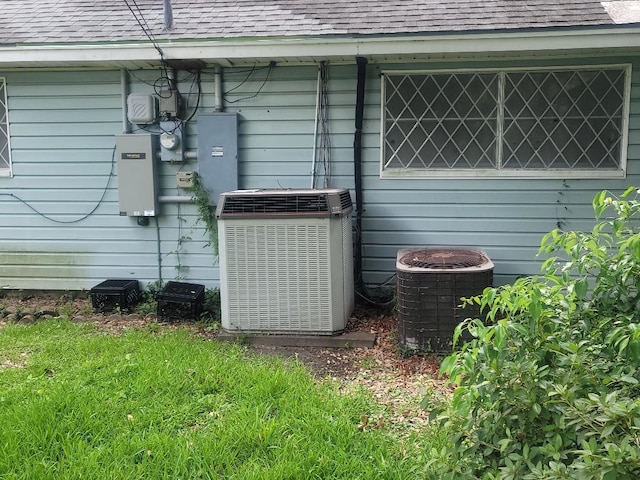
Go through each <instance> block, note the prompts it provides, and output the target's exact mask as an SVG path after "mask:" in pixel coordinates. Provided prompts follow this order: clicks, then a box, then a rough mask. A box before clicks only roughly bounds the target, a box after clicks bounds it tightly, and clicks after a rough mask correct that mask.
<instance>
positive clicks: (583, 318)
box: [432, 188, 640, 479]
mask: <svg viewBox="0 0 640 480" xmlns="http://www.w3.org/2000/svg"><path fill="white" fill-rule="evenodd" d="M639 195H640V191H639V190H637V189H636V188H629V189H627V190H626V191H625V192H624V194H623V195H622V196H621V197H620V198H617V197H615V196H614V195H612V194H610V193H608V192H601V193H599V194H598V195H596V196H595V198H594V201H593V207H594V210H595V217H596V220H597V223H596V226H595V227H594V229H593V231H591V232H562V231H559V230H554V231H552V232H550V233H548V234H547V235H545V236H544V237H543V239H542V246H541V249H540V251H541V253H543V254H547V255H556V256H551V257H550V258H548V259H547V260H546V261H545V262H544V263H543V266H542V273H541V274H540V275H539V276H535V277H532V278H522V279H519V280H517V281H516V282H515V283H513V284H511V285H506V286H503V287H499V288H488V289H486V290H485V291H484V293H483V294H482V295H481V296H479V297H476V298H473V299H467V300H466V301H467V302H469V303H471V302H473V303H477V304H479V305H480V306H481V308H482V312H483V315H485V314H486V317H484V318H483V319H472V320H471V319H470V320H467V321H466V322H464V323H463V324H462V325H460V326H459V327H458V329H457V330H456V334H455V335H456V338H459V337H460V335H461V333H462V331H463V330H467V331H468V333H469V334H470V335H471V336H472V338H473V340H472V341H471V342H469V343H466V344H464V345H463V346H462V347H461V348H460V350H459V351H456V352H454V353H453V354H452V355H450V356H449V357H447V358H446V359H445V360H444V361H443V363H442V367H441V370H442V372H443V373H445V374H447V375H448V376H449V378H450V380H451V381H452V382H454V383H455V385H456V389H455V392H454V394H453V399H452V402H451V405H450V406H449V408H447V409H446V410H444V411H441V412H436V413H439V418H440V421H441V422H442V425H443V426H444V428H445V429H446V431H447V432H448V435H449V447H448V448H446V449H442V451H440V452H432V453H433V455H434V456H435V458H434V459H433V460H432V465H433V466H434V468H436V470H440V472H439V474H440V477H441V478H489V479H492V478H503V479H538V478H572V479H622V478H640V395H639V394H640V370H639V368H640V313H639V311H640V305H639V303H640V233H639V228H638V225H639V223H638V221H639V213H640V201H638V198H639Z"/></svg>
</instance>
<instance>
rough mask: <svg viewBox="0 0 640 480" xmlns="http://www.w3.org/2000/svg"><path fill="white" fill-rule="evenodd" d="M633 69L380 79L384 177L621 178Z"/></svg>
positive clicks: (407, 75)
mask: <svg viewBox="0 0 640 480" xmlns="http://www.w3.org/2000/svg"><path fill="white" fill-rule="evenodd" d="M629 79H630V66H627V65H625V66H620V65H615V66H606V67H583V68H571V69H569V68H567V69H565V68H562V69H559V68H557V69H538V70H515V69H514V70H501V71H485V72H467V71H459V72H404V73H403V72H386V73H385V74H384V80H383V102H384V103H383V119H382V121H383V138H382V169H381V173H382V176H383V177H387V176H389V177H391V176H405V177H413V176H436V177H437V176H465V175H473V176H478V175H490V176H556V177H562V178H564V177H572V176H573V177H598V178H602V177H607V176H608V177H620V176H623V175H624V169H625V165H626V156H625V155H626V141H627V128H626V125H627V117H628V108H629V107H628V105H629V89H630V80H629Z"/></svg>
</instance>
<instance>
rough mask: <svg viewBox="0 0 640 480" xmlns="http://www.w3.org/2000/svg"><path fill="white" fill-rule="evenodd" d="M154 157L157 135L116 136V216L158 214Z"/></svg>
mask: <svg viewBox="0 0 640 480" xmlns="http://www.w3.org/2000/svg"><path fill="white" fill-rule="evenodd" d="M157 154H158V136H157V135H152V134H129V135H116V160H117V164H118V200H119V205H120V215H128V216H131V217H155V216H156V215H157V214H158V181H157V172H156V163H157V162H156V156H157Z"/></svg>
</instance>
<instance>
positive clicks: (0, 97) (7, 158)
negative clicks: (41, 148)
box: [0, 77, 11, 177]
mask: <svg viewBox="0 0 640 480" xmlns="http://www.w3.org/2000/svg"><path fill="white" fill-rule="evenodd" d="M7 176H11V148H10V146H9V109H8V108H7V83H6V82H5V79H4V78H2V77H0V177H7Z"/></svg>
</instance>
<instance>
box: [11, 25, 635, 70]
mask: <svg viewBox="0 0 640 480" xmlns="http://www.w3.org/2000/svg"><path fill="white" fill-rule="evenodd" d="M157 43H158V45H159V46H160V48H161V49H162V50H163V52H164V56H165V58H166V59H167V60H189V59H199V60H202V61H205V62H207V63H220V64H223V65H233V64H235V63H242V62H247V61H261V60H263V61H265V62H267V61H270V60H273V59H280V60H284V61H297V62H300V61H305V60H306V61H316V60H318V59H328V60H331V59H347V58H353V57H356V56H362V57H367V58H369V59H370V60H372V61H375V60H376V59H386V58H389V57H407V58H415V57H416V56H420V57H421V58H427V57H429V56H433V57H436V56H448V55H450V56H455V55H473V54H486V55H492V54H494V55H495V54H506V55H508V54H520V53H535V52H546V53H548V54H561V53H566V52H574V53H579V52H587V51H605V50H625V49H626V50H629V49H633V50H635V51H638V50H640V49H639V47H638V46H639V45H640V25H637V24H634V25H633V26H626V28H622V29H621V28H615V27H614V28H593V29H583V28H581V29H562V30H553V31H550V30H546V29H545V30H543V31H541V30H535V31H534V30H532V31H526V32H522V31H517V32H514V31H499V32H496V31H492V32H475V33H446V34H430V35H420V36H416V35H395V34H394V35H382V36H366V37H365V36H350V37H346V38H345V37H344V36H340V37H331V38H326V37H283V38H278V39H273V38H265V39H256V38H255V37H253V38H250V39H234V40H233V41H230V40H229V39H220V40H215V39H213V40H207V41H202V40H194V41H180V42H172V41H159V42H157ZM159 61H160V58H159V55H158V51H157V50H156V48H155V47H154V46H153V45H152V44H151V43H148V42H136V43H128V42H110V43H108V44H78V43H74V44H56V45H27V44H22V45H15V46H6V45H4V46H3V45H0V67H4V68H20V67H32V66H34V67H40V66H49V67H55V66H56V65H64V66H73V65H77V66H100V65H107V64H114V63H121V64H127V63H140V62H146V63H149V64H155V63H159Z"/></svg>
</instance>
